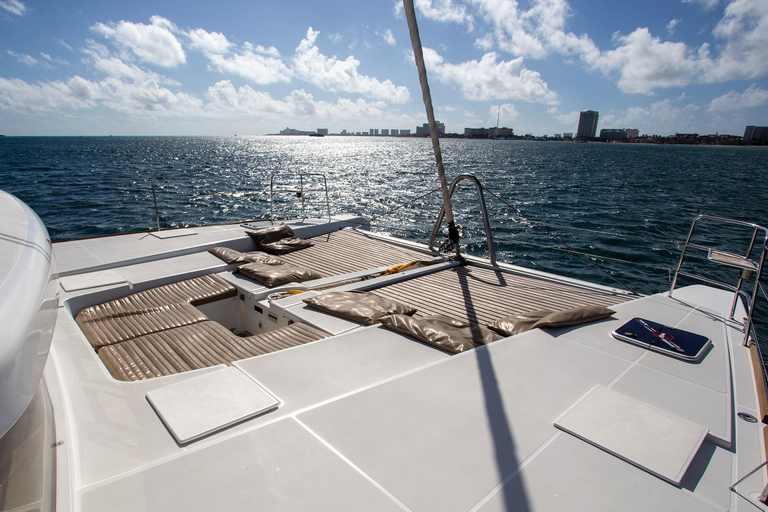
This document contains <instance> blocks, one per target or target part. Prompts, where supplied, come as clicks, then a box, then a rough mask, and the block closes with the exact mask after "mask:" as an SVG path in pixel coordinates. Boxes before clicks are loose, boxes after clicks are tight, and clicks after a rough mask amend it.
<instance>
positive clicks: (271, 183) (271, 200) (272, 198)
mask: <svg viewBox="0 0 768 512" xmlns="http://www.w3.org/2000/svg"><path fill="white" fill-rule="evenodd" d="M296 176H298V177H299V188H290V189H284V190H280V189H278V192H292V193H294V194H296V197H298V198H300V199H301V220H304V219H306V218H307V216H306V211H305V207H306V203H305V201H304V193H305V192H321V191H323V190H325V207H326V210H327V211H328V221H329V222H330V220H331V202H330V199H329V197H328V180H327V179H326V177H325V174H321V173H279V174H273V175H272V176H270V178H269V220H270V221H271V222H274V221H275V177H280V178H283V177H296ZM309 176H319V177H321V178H322V179H323V188H322V189H305V188H304V178H305V177H309Z"/></svg>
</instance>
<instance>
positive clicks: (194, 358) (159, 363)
mask: <svg viewBox="0 0 768 512" xmlns="http://www.w3.org/2000/svg"><path fill="white" fill-rule="evenodd" d="M326 337H328V334H326V333H325V332H323V331H321V330H319V329H316V328H314V327H311V326H309V325H306V324H301V323H295V324H291V325H289V326H287V327H281V328H279V329H275V330H273V331H269V332H265V333H262V334H257V335H254V336H247V337H240V336H237V335H235V334H233V333H231V332H230V331H229V330H228V329H227V328H226V327H224V326H223V325H221V324H219V323H217V322H211V321H204V322H198V323H196V324H192V325H186V326H182V327H177V328H174V329H169V330H167V331H161V332H156V333H153V334H147V335H145V336H139V337H137V338H133V339H131V340H129V341H124V342H121V343H115V344H113V345H107V346H104V347H101V348H100V349H99V351H98V354H99V357H100V358H101V360H102V361H103V362H104V365H105V366H106V367H107V369H108V370H109V373H111V374H112V376H113V377H114V378H116V379H118V380H144V379H150V378H153V377H160V376H163V375H170V374H173V373H181V372H185V371H189V370H194V369H198V368H206V367H208V366H214V365H217V364H229V363H231V362H233V361H237V360H239V359H245V358H248V357H253V356H258V355H262V354H267V353H270V352H275V351H277V350H282V349H284V348H289V347H295V346H298V345H303V344H304V343H309V342H311V341H315V340H319V339H322V338H326Z"/></svg>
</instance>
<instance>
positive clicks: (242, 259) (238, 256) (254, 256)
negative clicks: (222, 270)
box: [208, 247, 284, 264]
mask: <svg viewBox="0 0 768 512" xmlns="http://www.w3.org/2000/svg"><path fill="white" fill-rule="evenodd" d="M208 252H209V253H211V254H213V255H214V256H216V257H218V258H219V259H221V260H223V261H224V262H225V263H229V264H243V263H250V262H252V261H263V262H265V263H271V262H274V263H284V261H283V260H281V259H280V258H278V257H277V256H273V255H271V254H267V253H266V252H262V251H249V252H240V251H236V250H234V249H230V248H229V247H213V248H211V249H208Z"/></svg>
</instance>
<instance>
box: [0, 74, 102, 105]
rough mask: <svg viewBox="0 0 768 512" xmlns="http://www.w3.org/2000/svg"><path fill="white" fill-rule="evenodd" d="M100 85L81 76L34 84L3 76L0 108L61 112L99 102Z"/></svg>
mask: <svg viewBox="0 0 768 512" xmlns="http://www.w3.org/2000/svg"><path fill="white" fill-rule="evenodd" d="M98 95H99V93H98V86H94V84H93V82H89V81H88V80H85V79H83V78H81V77H79V76H74V77H72V78H70V79H69V80H67V81H66V82H61V81H58V80H57V81H55V82H46V83H37V84H31V83H28V82H25V81H24V80H20V79H18V78H13V79H10V80H9V79H6V78H0V110H5V111H14V112H26V113H35V112H60V111H62V110H79V109H82V108H91V107H93V106H95V105H96V103H95V102H94V98H96V97H97V96H98Z"/></svg>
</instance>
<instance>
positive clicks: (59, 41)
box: [56, 39, 75, 52]
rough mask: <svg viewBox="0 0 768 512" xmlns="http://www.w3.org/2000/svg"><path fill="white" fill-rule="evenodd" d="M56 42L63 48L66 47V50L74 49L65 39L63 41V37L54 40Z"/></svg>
mask: <svg viewBox="0 0 768 512" xmlns="http://www.w3.org/2000/svg"><path fill="white" fill-rule="evenodd" d="M56 42H57V43H59V44H60V45H61V46H63V47H64V48H66V49H67V50H69V51H71V52H74V51H75V50H74V48H72V47H71V46H69V45H68V44H67V43H66V41H64V40H63V39H59V40H58V41H56Z"/></svg>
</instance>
